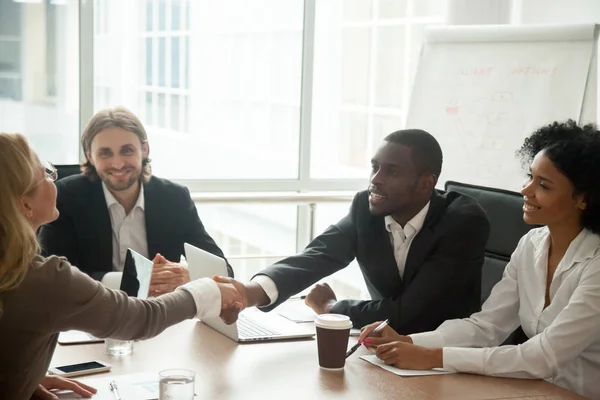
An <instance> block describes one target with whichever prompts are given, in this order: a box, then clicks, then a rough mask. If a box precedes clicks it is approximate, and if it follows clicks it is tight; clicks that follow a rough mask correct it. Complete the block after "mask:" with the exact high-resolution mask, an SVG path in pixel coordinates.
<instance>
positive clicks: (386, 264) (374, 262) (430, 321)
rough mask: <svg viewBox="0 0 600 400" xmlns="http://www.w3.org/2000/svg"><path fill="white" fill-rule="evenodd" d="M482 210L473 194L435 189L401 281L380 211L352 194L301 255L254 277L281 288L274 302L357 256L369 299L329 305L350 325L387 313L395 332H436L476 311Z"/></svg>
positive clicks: (485, 225)
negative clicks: (342, 213) (340, 214)
mask: <svg viewBox="0 0 600 400" xmlns="http://www.w3.org/2000/svg"><path fill="white" fill-rule="evenodd" d="M489 231H490V228H489V222H488V220H487V217H486V214H485V211H484V210H483V209H482V208H481V207H480V206H479V204H478V203H477V201H476V200H475V199H473V198H472V197H469V196H465V195H462V194H459V193H457V192H449V193H443V192H434V193H433V195H432V197H431V203H430V206H429V211H428V213H427V216H426V218H425V222H424V225H423V228H422V229H421V230H420V231H419V233H418V234H417V235H416V236H415V237H414V239H413V241H412V243H411V246H410V249H409V252H408V255H407V258H406V264H405V269H404V277H403V278H401V277H400V274H399V272H398V266H397V263H396V260H395V259H394V250H393V248H392V245H391V243H390V238H389V233H388V231H387V230H386V228H385V222H384V217H383V216H373V215H372V214H371V213H370V212H369V204H368V193H367V192H366V191H364V192H360V193H358V194H357V195H356V196H355V197H354V200H353V202H352V206H351V207H350V212H349V213H348V215H347V216H346V217H344V218H343V219H342V220H341V221H340V222H338V223H337V224H335V225H332V226H330V227H329V228H328V229H327V230H326V231H325V232H324V233H323V234H321V235H320V236H318V237H317V238H316V239H315V240H313V241H312V242H311V243H310V244H309V245H308V247H307V248H306V249H305V250H304V252H303V253H302V254H299V255H296V256H293V257H289V258H286V259H284V260H282V261H279V262H277V263H276V264H274V265H272V266H270V267H268V268H267V269H265V270H264V271H262V272H260V274H264V275H267V276H268V277H270V278H271V279H272V280H273V281H274V282H275V284H276V285H277V289H278V291H279V297H278V299H277V302H276V303H275V304H273V305H272V306H270V307H267V308H265V309H264V310H266V311H268V310H270V309H272V308H274V307H276V306H277V305H279V304H280V303H281V302H283V301H285V300H287V299H288V298H289V297H290V296H291V295H294V294H296V293H298V292H299V291H301V290H303V289H305V288H307V287H308V286H310V285H312V284H314V283H315V282H317V281H318V280H320V279H322V278H324V277H326V276H328V275H331V274H333V273H334V272H336V271H338V270H341V269H342V268H345V267H346V266H347V265H348V264H349V263H350V262H351V261H352V260H354V259H355V258H356V259H357V261H358V265H359V266H360V269H361V271H362V274H363V276H364V278H365V282H366V284H367V288H368V290H369V293H370V295H371V298H372V300H369V301H362V300H342V301H339V302H338V303H337V304H336V305H335V306H334V307H333V309H332V310H331V312H333V313H339V314H345V315H348V316H349V317H350V319H351V320H352V322H353V324H354V327H356V328H358V327H362V326H364V325H366V324H369V323H371V322H375V321H383V320H385V319H386V318H389V320H390V325H391V326H392V327H393V328H394V329H395V330H396V331H397V332H398V333H400V334H410V333H416V332H425V331H430V330H434V329H436V328H437V327H438V326H439V325H440V324H441V323H442V322H444V321H445V320H448V319H453V318H462V317H468V316H469V315H471V314H472V313H473V312H476V311H478V310H479V307H480V293H481V269H482V265H483V259H484V251H485V244H486V242H487V239H488V236H489Z"/></svg>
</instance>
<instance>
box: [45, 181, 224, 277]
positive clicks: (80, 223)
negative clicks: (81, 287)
mask: <svg viewBox="0 0 600 400" xmlns="http://www.w3.org/2000/svg"><path fill="white" fill-rule="evenodd" d="M56 187H57V189H58V197H57V200H56V205H57V208H58V211H60V216H59V217H58V219H57V220H56V221H54V222H51V223H49V224H47V225H44V226H42V228H41V229H40V232H39V235H38V237H39V240H40V244H41V246H42V252H43V254H44V255H46V256H48V255H59V256H64V257H66V258H67V260H69V262H70V263H71V264H72V265H74V266H76V267H78V268H79V269H80V270H82V271H83V272H85V273H87V274H88V275H90V276H91V277H92V278H94V279H98V280H100V279H102V277H103V276H104V274H106V273H107V272H110V271H112V253H113V248H112V227H111V223H110V215H109V212H108V207H106V199H105V197H104V192H103V190H102V182H101V181H100V180H95V181H91V180H90V179H89V178H87V177H86V176H84V175H82V174H79V175H74V176H69V177H67V178H64V179H61V180H59V181H57V182H56ZM144 200H145V204H144V214H145V219H146V238H147V241H148V254H149V256H150V258H151V259H152V258H153V257H154V256H155V255H156V253H160V254H162V255H163V256H165V258H166V259H167V260H171V261H174V262H179V259H180V257H181V255H182V254H184V249H183V244H184V243H185V242H187V243H190V244H192V245H194V246H196V247H199V248H201V249H203V250H205V251H208V252H209V253H212V254H215V255H217V256H219V257H222V258H225V256H224V255H223V252H222V251H221V249H220V248H219V246H217V245H216V243H215V241H214V240H213V239H212V238H211V237H210V235H209V234H208V233H207V232H206V230H205V229H204V225H202V222H201V221H200V218H199V217H198V212H197V210H196V206H195V205H194V202H193V201H192V198H191V197H190V192H189V190H188V189H187V188H186V187H184V186H181V185H178V184H176V183H173V182H170V181H168V180H165V179H160V178H157V177H155V176H153V177H151V178H150V181H149V182H148V183H144ZM227 269H228V271H229V274H230V275H231V276H233V269H232V268H231V266H230V265H229V263H227Z"/></svg>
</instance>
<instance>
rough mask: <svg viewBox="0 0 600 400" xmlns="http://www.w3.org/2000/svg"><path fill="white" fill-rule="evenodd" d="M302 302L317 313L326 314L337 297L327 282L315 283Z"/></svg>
mask: <svg viewBox="0 0 600 400" xmlns="http://www.w3.org/2000/svg"><path fill="white" fill-rule="evenodd" d="M304 302H305V303H306V305H307V306H309V307H310V308H312V309H313V310H314V312H316V313H317V314H327V313H329V312H330V311H331V308H332V307H333V306H334V305H335V303H336V302H337V298H336V297H335V293H334V292H333V290H332V289H331V287H330V286H329V285H328V284H326V283H323V284H320V283H317V284H316V285H315V287H314V288H312V289H311V291H310V293H308V296H306V299H305V300H304Z"/></svg>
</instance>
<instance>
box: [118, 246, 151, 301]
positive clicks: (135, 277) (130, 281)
mask: <svg viewBox="0 0 600 400" xmlns="http://www.w3.org/2000/svg"><path fill="white" fill-rule="evenodd" d="M153 267H154V264H153V263H152V261H150V260H148V259H147V258H146V257H144V256H142V255H141V254H139V253H137V252H136V251H134V250H131V249H127V255H126V256H125V265H124V267H123V277H122V278H121V287H120V289H121V290H122V291H124V292H125V293H127V295H128V296H131V297H137V298H139V299H147V298H148V292H149V291H150V280H151V279H152V268H153Z"/></svg>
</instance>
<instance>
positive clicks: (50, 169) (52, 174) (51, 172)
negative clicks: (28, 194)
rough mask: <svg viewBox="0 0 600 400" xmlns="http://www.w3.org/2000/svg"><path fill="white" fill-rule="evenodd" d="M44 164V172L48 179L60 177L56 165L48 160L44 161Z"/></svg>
mask: <svg viewBox="0 0 600 400" xmlns="http://www.w3.org/2000/svg"><path fill="white" fill-rule="evenodd" d="M42 166H43V167H44V174H45V178H46V179H49V180H51V181H52V182H54V181H56V180H57V179H58V171H57V170H56V167H55V166H54V165H52V164H51V163H49V162H48V161H46V163H44V164H43V165H42Z"/></svg>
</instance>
